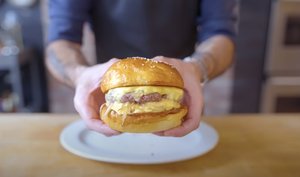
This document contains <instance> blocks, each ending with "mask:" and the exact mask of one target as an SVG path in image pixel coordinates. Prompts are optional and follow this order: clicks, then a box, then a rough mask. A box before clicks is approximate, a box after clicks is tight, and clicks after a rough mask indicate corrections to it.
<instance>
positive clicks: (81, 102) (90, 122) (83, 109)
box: [74, 88, 120, 136]
mask: <svg viewBox="0 0 300 177" xmlns="http://www.w3.org/2000/svg"><path fill="white" fill-rule="evenodd" d="M82 95H87V94H86V93H85V91H84V90H83V91H81V90H80V88H79V89H78V90H77V91H76V94H75V97H74V105H75V109H76V110H77V112H78V113H79V115H80V116H81V118H82V119H83V120H84V121H85V123H86V125H87V126H88V128H90V129H92V130H94V131H97V132H99V133H102V134H105V135H107V136H111V135H117V134H120V133H119V132H118V131H115V130H112V129H110V128H109V127H108V126H107V125H105V124H104V123H103V121H102V120H100V118H99V113H98V109H99V107H100V105H99V103H98V102H96V101H95V100H94V97H93V96H91V95H93V94H90V95H89V96H82Z"/></svg>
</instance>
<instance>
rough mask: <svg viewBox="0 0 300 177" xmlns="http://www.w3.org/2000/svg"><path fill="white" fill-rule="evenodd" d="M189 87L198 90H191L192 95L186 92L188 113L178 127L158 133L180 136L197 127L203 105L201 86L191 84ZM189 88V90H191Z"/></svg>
mask: <svg viewBox="0 0 300 177" xmlns="http://www.w3.org/2000/svg"><path fill="white" fill-rule="evenodd" d="M190 87H194V89H192V90H195V89H199V91H195V92H193V96H191V95H190V93H189V92H187V94H188V95H187V96H188V97H189V98H188V103H187V105H188V108H189V110H188V114H187V116H186V118H185V120H184V121H183V123H182V125H180V126H179V127H176V128H173V129H170V130H166V131H164V132H163V133H160V135H162V134H163V135H164V136H174V137H181V136H184V135H186V134H188V133H190V132H192V131H193V130H195V129H197V128H198V127H199V124H200V119H201V113H202V107H203V98H202V94H201V88H200V87H199V86H198V88H197V85H194V84H191V86H190ZM188 89H189V88H188ZM192 90H190V91H192Z"/></svg>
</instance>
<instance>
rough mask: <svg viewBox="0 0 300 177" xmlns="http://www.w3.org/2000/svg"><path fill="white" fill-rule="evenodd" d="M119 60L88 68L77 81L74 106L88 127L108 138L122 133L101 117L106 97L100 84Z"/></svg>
mask: <svg viewBox="0 0 300 177" xmlns="http://www.w3.org/2000/svg"><path fill="white" fill-rule="evenodd" d="M117 61H118V59H111V60H109V61H108V62H106V63H103V64H98V65H95V66H92V67H87V68H84V69H83V70H82V73H81V74H80V75H79V77H78V78H77V79H76V81H75V82H76V83H75V86H76V90H75V96H74V106H75V109H76V110H77V112H78V113H79V115H80V116H81V118H82V119H83V120H84V122H85V123H86V125H87V127H88V128H90V129H91V130H94V131H96V132H99V133H102V134H104V135H106V136H112V135H118V134H120V132H118V131H116V130H112V129H111V128H109V127H108V126H107V125H106V124H105V123H104V122H103V121H102V120H101V119H100V115H99V109H100V106H101V105H102V104H103V103H104V102H105V95H104V93H102V91H101V89H100V87H99V86H100V82H101V79H102V76H103V75H104V73H105V72H106V70H107V69H108V68H109V67H110V66H111V65H112V64H113V63H115V62H117Z"/></svg>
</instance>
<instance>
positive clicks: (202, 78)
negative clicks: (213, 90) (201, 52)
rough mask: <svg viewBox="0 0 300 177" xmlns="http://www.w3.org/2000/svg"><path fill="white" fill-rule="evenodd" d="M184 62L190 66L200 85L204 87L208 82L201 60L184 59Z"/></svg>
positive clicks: (206, 72) (204, 66) (205, 68)
mask: <svg viewBox="0 0 300 177" xmlns="http://www.w3.org/2000/svg"><path fill="white" fill-rule="evenodd" d="M184 61H185V62H187V63H191V64H192V67H193V68H194V71H195V72H196V73H197V75H198V78H199V82H200V83H201V84H203V85H205V84H206V83H207V82H208V81H209V77H208V71H207V67H206V65H205V63H204V62H203V60H201V59H199V58H195V57H186V58H184Z"/></svg>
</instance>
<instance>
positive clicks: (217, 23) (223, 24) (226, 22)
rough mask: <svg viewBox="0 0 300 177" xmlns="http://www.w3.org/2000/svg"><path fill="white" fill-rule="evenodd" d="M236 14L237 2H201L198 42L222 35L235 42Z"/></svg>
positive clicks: (215, 0) (226, 0) (222, 0)
mask: <svg viewBox="0 0 300 177" xmlns="http://www.w3.org/2000/svg"><path fill="white" fill-rule="evenodd" d="M238 12H239V3H238V0H202V4H201V15H200V17H199V19H198V25H199V31H198V41H199V42H202V41H204V40H206V39H208V38H210V37H212V36H214V35H217V34H223V35H226V36H228V37H229V38H230V39H231V40H232V41H233V42H235V38H236V35H237V22H238Z"/></svg>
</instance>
